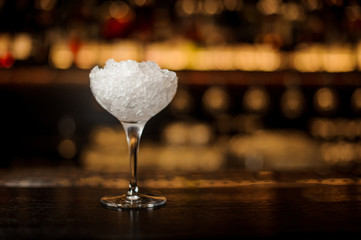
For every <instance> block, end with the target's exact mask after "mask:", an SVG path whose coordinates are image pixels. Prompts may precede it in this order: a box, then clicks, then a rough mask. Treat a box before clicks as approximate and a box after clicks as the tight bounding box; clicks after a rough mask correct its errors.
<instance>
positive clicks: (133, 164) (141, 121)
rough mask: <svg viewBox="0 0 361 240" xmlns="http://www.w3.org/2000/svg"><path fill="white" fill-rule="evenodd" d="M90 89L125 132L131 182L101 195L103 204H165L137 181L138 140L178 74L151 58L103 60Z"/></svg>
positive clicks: (172, 88) (171, 90) (119, 206)
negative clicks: (125, 187)
mask: <svg viewBox="0 0 361 240" xmlns="http://www.w3.org/2000/svg"><path fill="white" fill-rule="evenodd" d="M89 77H90V88H91V90H92V93H93V95H94V97H95V99H96V100H97V102H98V103H99V104H100V105H101V106H102V107H103V108H105V109H106V110H107V111H108V112H109V113H111V114H112V115H114V116H115V117H116V118H117V119H118V120H119V121H120V122H121V124H122V125H123V128H124V130H125V133H126V137H127V142H128V147H129V158H130V181H129V189H128V192H127V193H125V194H121V195H115V196H105V197H102V198H101V200H100V202H101V204H102V205H103V206H105V207H107V208H113V209H123V208H153V207H157V206H161V205H163V204H165V202H166V198H165V197H164V196H156V195H150V194H143V193H140V192H139V189H138V184H137V179H138V178H137V162H138V150H139V142H140V138H141V135H142V132H143V129H144V126H145V124H146V123H147V121H148V120H149V119H150V118H151V117H153V116H154V115H156V114H157V113H158V112H160V111H161V110H162V109H164V108H165V107H166V106H167V105H168V104H169V103H170V101H171V100H172V99H173V97H174V95H175V93H176V90H177V76H176V74H175V73H174V72H172V71H168V70H167V69H160V68H159V66H158V65H157V64H156V63H154V62H151V61H147V62H141V63H138V62H135V61H132V60H127V61H121V62H116V61H114V60H112V59H110V60H108V61H107V62H106V65H105V66H104V68H103V69H101V68H99V67H98V66H96V67H94V68H93V69H92V70H91V72H90V75H89Z"/></svg>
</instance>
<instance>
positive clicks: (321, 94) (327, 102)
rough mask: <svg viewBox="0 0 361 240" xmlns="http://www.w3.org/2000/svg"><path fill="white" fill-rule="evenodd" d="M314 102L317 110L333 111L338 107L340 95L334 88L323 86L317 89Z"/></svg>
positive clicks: (323, 111)
mask: <svg viewBox="0 0 361 240" xmlns="http://www.w3.org/2000/svg"><path fill="white" fill-rule="evenodd" d="M313 103H314V106H315V108H316V110H318V111H320V112H322V113H332V112H334V111H335V110H336V108H337V107H338V97H337V95H336V92H335V91H334V90H332V89H331V88H328V87H323V88H320V89H318V90H317V91H316V93H315V95H314V98H313Z"/></svg>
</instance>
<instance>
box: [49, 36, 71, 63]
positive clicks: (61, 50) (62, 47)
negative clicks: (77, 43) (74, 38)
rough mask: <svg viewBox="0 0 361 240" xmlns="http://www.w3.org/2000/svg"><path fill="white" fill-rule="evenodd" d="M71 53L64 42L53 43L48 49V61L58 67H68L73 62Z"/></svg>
mask: <svg viewBox="0 0 361 240" xmlns="http://www.w3.org/2000/svg"><path fill="white" fill-rule="evenodd" d="M73 58H74V56H73V53H72V51H71V50H70V48H69V46H68V45H67V44H66V43H65V42H59V43H57V44H54V46H52V48H51V49H50V54H49V61H50V63H51V64H52V65H53V66H54V67H56V68H59V69H68V68H70V67H71V65H72V64H73Z"/></svg>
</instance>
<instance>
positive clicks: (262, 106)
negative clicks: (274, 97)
mask: <svg viewBox="0 0 361 240" xmlns="http://www.w3.org/2000/svg"><path fill="white" fill-rule="evenodd" d="M269 104H270V98H269V96H268V93H267V92H266V90H265V89H263V88H261V87H251V88H249V89H248V90H247V91H246V93H245V94H244V97H243V106H244V107H245V108H246V109H247V110H249V111H251V112H257V113H263V112H265V111H266V110H267V109H268V106H269Z"/></svg>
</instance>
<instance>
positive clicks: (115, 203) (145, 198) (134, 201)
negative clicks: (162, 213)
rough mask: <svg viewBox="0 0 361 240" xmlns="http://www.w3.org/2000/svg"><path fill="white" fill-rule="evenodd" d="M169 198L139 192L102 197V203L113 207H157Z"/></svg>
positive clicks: (107, 206)
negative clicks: (130, 194)
mask: <svg viewBox="0 0 361 240" xmlns="http://www.w3.org/2000/svg"><path fill="white" fill-rule="evenodd" d="M166 201H167V199H166V198H165V197H163V196H154V195H148V194H140V193H139V194H137V195H132V196H129V195H127V194H123V195H116V196H105V197H102V198H101V199H100V203H101V204H102V205H103V206H104V207H106V208H111V209H122V208H155V207H159V206H162V205H164V204H165V203H166Z"/></svg>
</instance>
